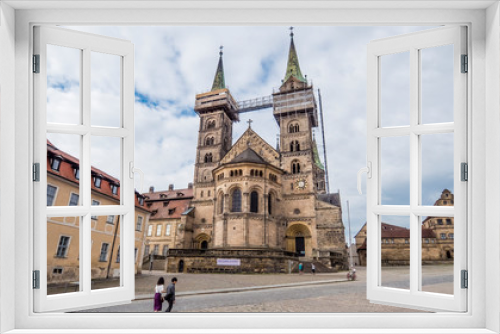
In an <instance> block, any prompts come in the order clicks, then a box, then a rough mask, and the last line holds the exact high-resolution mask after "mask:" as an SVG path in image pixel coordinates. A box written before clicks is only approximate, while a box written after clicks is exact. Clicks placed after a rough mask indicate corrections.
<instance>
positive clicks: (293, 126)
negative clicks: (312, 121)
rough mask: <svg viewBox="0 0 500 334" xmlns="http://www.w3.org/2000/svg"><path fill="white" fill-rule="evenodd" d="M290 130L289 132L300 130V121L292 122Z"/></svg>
mask: <svg viewBox="0 0 500 334" xmlns="http://www.w3.org/2000/svg"><path fill="white" fill-rule="evenodd" d="M288 132H289V133H295V132H299V123H294V124H290V126H289V127H288Z"/></svg>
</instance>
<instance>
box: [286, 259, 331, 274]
mask: <svg viewBox="0 0 500 334" xmlns="http://www.w3.org/2000/svg"><path fill="white" fill-rule="evenodd" d="M301 262H302V264H303V265H304V273H305V274H310V273H312V271H311V267H312V264H313V263H314V265H315V266H316V273H317V274H319V273H336V272H338V270H337V269H336V268H328V267H327V266H325V265H324V264H323V263H321V262H318V261H301ZM298 272H299V264H298V263H296V264H295V265H294V266H293V268H292V273H298Z"/></svg>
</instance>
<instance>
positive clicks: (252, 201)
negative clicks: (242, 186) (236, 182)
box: [250, 191, 259, 213]
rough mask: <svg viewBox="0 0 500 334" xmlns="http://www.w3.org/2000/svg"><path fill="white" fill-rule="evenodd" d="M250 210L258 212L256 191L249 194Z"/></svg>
mask: <svg viewBox="0 0 500 334" xmlns="http://www.w3.org/2000/svg"><path fill="white" fill-rule="evenodd" d="M250 212H255V213H257V212H259V194H258V193H257V192H256V191H252V193H251V194H250Z"/></svg>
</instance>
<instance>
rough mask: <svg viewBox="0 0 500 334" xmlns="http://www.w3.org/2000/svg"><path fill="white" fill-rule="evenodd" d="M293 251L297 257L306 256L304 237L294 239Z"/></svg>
mask: <svg viewBox="0 0 500 334" xmlns="http://www.w3.org/2000/svg"><path fill="white" fill-rule="evenodd" d="M295 251H296V252H297V254H299V256H305V255H306V243H305V240H304V237H295Z"/></svg>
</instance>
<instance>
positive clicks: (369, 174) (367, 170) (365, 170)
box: [358, 161, 372, 195]
mask: <svg viewBox="0 0 500 334" xmlns="http://www.w3.org/2000/svg"><path fill="white" fill-rule="evenodd" d="M363 173H366V177H367V178H369V179H371V178H372V163H371V161H368V162H367V163H366V167H363V168H361V169H360V170H359V171H358V192H359V194H360V195H362V194H363V191H361V174H363Z"/></svg>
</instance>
